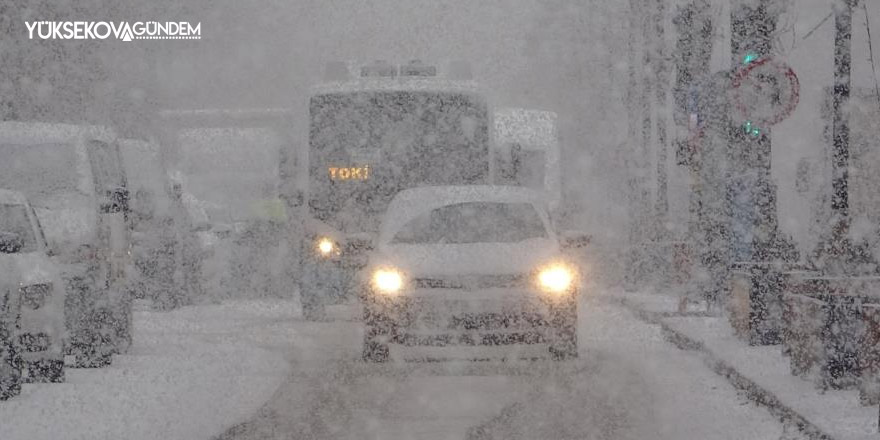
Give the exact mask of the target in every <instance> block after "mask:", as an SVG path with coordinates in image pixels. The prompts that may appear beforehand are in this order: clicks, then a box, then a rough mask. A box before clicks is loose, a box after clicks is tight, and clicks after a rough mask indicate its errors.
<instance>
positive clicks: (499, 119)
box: [495, 108, 559, 148]
mask: <svg viewBox="0 0 880 440" xmlns="http://www.w3.org/2000/svg"><path fill="white" fill-rule="evenodd" d="M557 119H558V116H557V115H556V113H555V112H551V111H546V110H533V109H524V108H499V109H495V139H496V140H497V141H498V143H499V144H503V143H508V142H517V143H520V144H522V146H523V147H524V148H529V147H532V148H534V147H538V148H548V147H550V146H553V145H555V144H557V143H558V142H559V139H558V137H557V133H556V125H557V124H556V121H557Z"/></svg>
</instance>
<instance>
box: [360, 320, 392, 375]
mask: <svg viewBox="0 0 880 440" xmlns="http://www.w3.org/2000/svg"><path fill="white" fill-rule="evenodd" d="M391 328H392V323H391V320H389V319H388V318H387V317H385V316H382V315H381V314H379V313H376V312H374V311H373V310H371V308H370V307H369V306H365V307H364V350H363V354H362V357H363V359H364V362H370V363H380V362H388V359H389V357H390V354H391V351H390V349H389V347H388V341H389V340H390V339H391V334H392V331H391Z"/></svg>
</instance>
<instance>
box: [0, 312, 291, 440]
mask: <svg viewBox="0 0 880 440" xmlns="http://www.w3.org/2000/svg"><path fill="white" fill-rule="evenodd" d="M291 316H292V307H291V305H290V304H287V303H277V302H273V303H267V302H263V303H261V302H247V303H244V302H240V303H230V304H224V305H220V306H198V307H185V308H183V309H181V310H176V311H174V312H169V313H158V312H147V311H137V312H136V313H135V318H134V325H135V340H134V345H133V347H132V350H131V352H130V353H129V354H127V355H123V356H116V357H114V358H113V364H112V365H110V366H109V367H105V368H101V369H72V368H68V369H67V381H66V383H62V384H28V385H25V386H24V387H23V390H22V394H21V395H20V396H17V397H15V398H13V399H11V400H9V401H6V402H0V439H3V440H42V439H45V440H60V439H63V440H80V439H82V440H103V439H108V440H110V439H113V440H118V439H130V440H138V439H144V440H146V439H169V440H177V439H180V440H183V439H207V438H211V437H212V436H216V435H219V434H220V433H221V432H223V430H224V429H226V428H227V427H229V426H230V425H232V424H233V423H235V422H236V421H239V420H243V419H246V418H247V417H250V416H251V415H252V414H253V413H254V412H255V411H256V410H257V409H258V408H259V407H260V406H261V405H263V403H265V402H266V400H268V399H269V398H270V397H271V396H272V393H273V392H274V391H275V390H276V389H277V388H278V386H279V385H280V384H281V382H282V379H284V378H286V377H287V376H288V375H289V369H288V363H287V362H285V359H284V356H283V355H281V354H280V353H281V352H282V350H280V349H278V348H277V347H276V348H275V349H271V348H269V347H266V348H264V347H262V346H261V345H260V344H258V343H257V344H255V343H254V342H255V341H259V340H261V339H262V336H261V329H262V328H264V327H265V326H266V323H267V322H272V320H274V319H284V320H285V321H288V322H289V321H290V320H291Z"/></svg>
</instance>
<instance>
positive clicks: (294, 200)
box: [281, 189, 305, 208]
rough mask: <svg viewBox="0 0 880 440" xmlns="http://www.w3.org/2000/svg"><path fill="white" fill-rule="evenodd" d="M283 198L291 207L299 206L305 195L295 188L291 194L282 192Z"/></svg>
mask: <svg viewBox="0 0 880 440" xmlns="http://www.w3.org/2000/svg"><path fill="white" fill-rule="evenodd" d="M281 198H282V199H283V200H284V203H285V204H287V206H288V207H289V208H299V207H300V206H302V205H303V202H304V201H305V195H304V194H303V192H302V191H301V190H298V189H297V190H293V191H291V192H290V193H289V194H282V195H281Z"/></svg>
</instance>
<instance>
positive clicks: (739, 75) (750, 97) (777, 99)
mask: <svg viewBox="0 0 880 440" xmlns="http://www.w3.org/2000/svg"><path fill="white" fill-rule="evenodd" d="M731 88H732V89H733V103H734V106H733V110H734V111H735V113H736V114H735V116H736V117H738V118H739V119H741V120H742V121H748V123H749V126H750V127H769V126H771V125H774V124H777V123H779V122H780V121H782V120H783V119H785V118H787V117H788V116H789V115H790V114H791V113H792V112H793V111H794V109H795V107H797V104H798V100H799V99H800V83H799V82H798V78H797V75H795V73H794V71H793V70H792V69H791V67H789V66H788V65H786V64H785V63H782V62H779V61H775V60H773V59H772V58H770V57H763V58H758V59H756V60H754V61H751V62H749V63H748V64H746V65H745V66H744V67H743V68H741V69H740V70H738V71H737V72H735V73H734V75H733V78H732V80H731Z"/></svg>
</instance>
